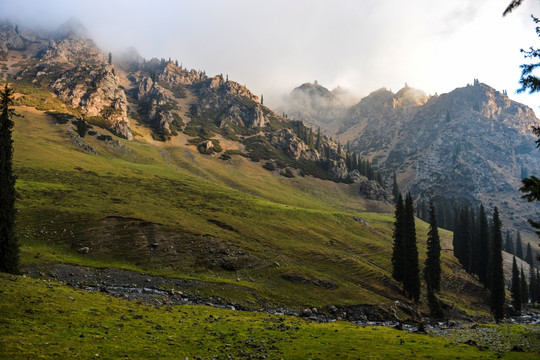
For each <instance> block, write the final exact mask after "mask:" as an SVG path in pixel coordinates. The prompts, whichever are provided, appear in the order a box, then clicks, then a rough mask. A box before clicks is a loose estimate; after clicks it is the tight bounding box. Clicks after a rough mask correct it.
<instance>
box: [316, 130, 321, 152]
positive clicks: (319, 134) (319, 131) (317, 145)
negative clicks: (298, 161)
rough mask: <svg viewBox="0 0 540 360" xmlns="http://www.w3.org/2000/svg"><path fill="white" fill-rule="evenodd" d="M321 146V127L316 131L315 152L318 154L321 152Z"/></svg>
mask: <svg viewBox="0 0 540 360" xmlns="http://www.w3.org/2000/svg"><path fill="white" fill-rule="evenodd" d="M321 144H322V139H321V127H319V128H318V129H317V140H316V141H315V150H317V151H319V152H320V151H321Z"/></svg>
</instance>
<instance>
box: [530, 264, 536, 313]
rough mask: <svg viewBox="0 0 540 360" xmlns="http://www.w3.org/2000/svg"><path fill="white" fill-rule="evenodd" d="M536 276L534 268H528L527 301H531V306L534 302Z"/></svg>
mask: <svg viewBox="0 0 540 360" xmlns="http://www.w3.org/2000/svg"><path fill="white" fill-rule="evenodd" d="M536 281H537V279H536V274H535V272H534V267H533V266H529V299H531V304H533V306H534V303H535V302H536Z"/></svg>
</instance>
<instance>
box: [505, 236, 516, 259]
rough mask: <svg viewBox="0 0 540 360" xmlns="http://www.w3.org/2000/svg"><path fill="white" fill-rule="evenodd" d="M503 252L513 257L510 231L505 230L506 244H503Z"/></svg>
mask: <svg viewBox="0 0 540 360" xmlns="http://www.w3.org/2000/svg"><path fill="white" fill-rule="evenodd" d="M504 251H506V252H507V253H509V254H512V255H515V252H514V242H513V241H512V236H510V230H506V242H505V243H504Z"/></svg>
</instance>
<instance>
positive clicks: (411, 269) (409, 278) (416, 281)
mask: <svg viewBox="0 0 540 360" xmlns="http://www.w3.org/2000/svg"><path fill="white" fill-rule="evenodd" d="M403 240H404V241H403V245H404V246H403V250H404V259H405V260H404V265H405V268H404V272H403V290H405V294H406V295H407V297H409V298H410V299H413V300H414V301H415V302H416V303H417V302H418V300H419V299H420V271H419V269H418V248H417V245H416V227H415V223H414V207H413V201H412V197H411V193H410V192H409V193H408V194H407V197H406V199H405V216H404V239H403Z"/></svg>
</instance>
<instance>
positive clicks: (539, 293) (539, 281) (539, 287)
mask: <svg viewBox="0 0 540 360" xmlns="http://www.w3.org/2000/svg"><path fill="white" fill-rule="evenodd" d="M534 293H535V295H536V303H537V304H538V303H540V270H538V269H536V288H535V290H534Z"/></svg>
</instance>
